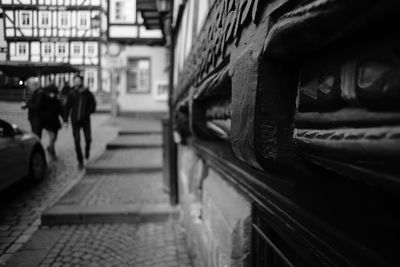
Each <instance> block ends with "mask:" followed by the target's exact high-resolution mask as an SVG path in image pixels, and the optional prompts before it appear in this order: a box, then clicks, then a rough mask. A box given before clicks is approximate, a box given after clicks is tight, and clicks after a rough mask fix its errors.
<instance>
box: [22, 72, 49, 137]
mask: <svg viewBox="0 0 400 267" xmlns="http://www.w3.org/2000/svg"><path fill="white" fill-rule="evenodd" d="M25 84H26V87H27V89H28V93H27V99H25V101H24V102H22V105H21V108H22V109H28V120H29V123H30V125H31V130H32V132H33V133H34V134H36V135H37V136H38V137H39V138H40V139H41V138H42V131H43V119H42V117H43V112H44V107H45V102H46V101H45V100H46V95H45V94H44V92H43V90H42V89H41V88H40V86H39V78H37V77H30V78H28V79H27V80H26V82H25Z"/></svg>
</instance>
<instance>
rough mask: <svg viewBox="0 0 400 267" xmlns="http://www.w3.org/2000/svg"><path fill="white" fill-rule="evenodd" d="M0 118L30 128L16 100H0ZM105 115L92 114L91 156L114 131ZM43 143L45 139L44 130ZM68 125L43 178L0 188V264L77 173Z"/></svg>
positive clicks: (28, 232)
mask: <svg viewBox="0 0 400 267" xmlns="http://www.w3.org/2000/svg"><path fill="white" fill-rule="evenodd" d="M0 118H2V119H5V120H7V121H10V122H13V123H15V124H17V125H19V126H20V127H21V128H22V129H28V130H29V129H30V128H29V124H28V121H27V115H26V112H25V111H23V110H21V108H20V105H19V103H7V102H1V103H0ZM107 120H108V116H107V115H103V114H96V115H94V117H93V121H92V125H93V128H94V131H93V132H94V140H93V142H94V145H93V149H94V150H93V158H95V157H97V156H99V154H101V153H102V152H103V150H104V147H105V143H106V142H107V141H108V140H110V139H112V138H113V136H114V135H115V133H116V132H115V128H113V127H112V126H109V125H108V126H107V125H105V122H106V121H107ZM43 143H44V144H46V143H47V135H46V134H44V137H43ZM72 144H73V141H72V135H71V129H70V128H68V129H63V130H61V131H60V136H59V140H58V142H57V150H58V151H57V152H58V158H59V160H58V161H57V162H50V163H49V170H48V175H47V178H46V180H44V181H43V182H42V183H40V184H38V185H36V186H31V185H30V184H25V183H19V184H17V185H15V186H13V188H11V189H10V190H7V191H6V192H2V194H1V204H0V264H1V263H3V262H5V261H6V260H7V259H9V258H10V257H11V256H12V255H13V254H14V253H15V252H16V251H17V250H18V249H20V248H21V247H22V245H23V244H24V243H26V242H27V241H28V240H29V238H30V237H31V235H32V234H33V233H34V232H35V231H36V230H37V229H38V228H39V226H40V215H41V213H42V212H43V211H44V210H45V209H46V208H48V207H50V206H51V205H53V204H54V203H55V202H56V201H57V200H58V199H59V198H60V197H61V196H62V195H63V193H65V192H66V190H68V189H69V188H70V187H71V186H72V185H74V184H75V183H76V182H77V181H78V180H79V179H80V178H81V177H82V174H83V173H82V172H79V171H78V170H77V168H76V159H75V151H74V148H73V145H72Z"/></svg>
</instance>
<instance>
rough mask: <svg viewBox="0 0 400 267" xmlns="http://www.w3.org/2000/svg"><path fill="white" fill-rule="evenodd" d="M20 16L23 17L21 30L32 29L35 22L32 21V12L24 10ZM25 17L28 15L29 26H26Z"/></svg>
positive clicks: (21, 18)
mask: <svg viewBox="0 0 400 267" xmlns="http://www.w3.org/2000/svg"><path fill="white" fill-rule="evenodd" d="M20 15H21V17H20V27H21V28H30V27H32V23H33V21H32V12H30V11H26V10H23V11H21V13H20ZM24 15H28V22H29V24H24Z"/></svg>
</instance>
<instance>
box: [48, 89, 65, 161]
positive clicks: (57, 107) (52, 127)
mask: <svg viewBox="0 0 400 267" xmlns="http://www.w3.org/2000/svg"><path fill="white" fill-rule="evenodd" d="M44 92H45V93H46V96H47V98H46V101H45V106H44V112H43V128H44V129H45V130H46V131H47V134H48V135H49V145H48V146H47V152H48V153H49V154H50V156H51V158H52V159H53V160H57V155H56V150H55V144H56V141H57V137H58V131H59V130H60V128H61V123H60V118H63V117H64V114H63V108H62V105H61V102H60V100H58V98H57V95H58V89H57V87H55V86H54V85H53V84H50V85H49V86H47V87H46V88H44Z"/></svg>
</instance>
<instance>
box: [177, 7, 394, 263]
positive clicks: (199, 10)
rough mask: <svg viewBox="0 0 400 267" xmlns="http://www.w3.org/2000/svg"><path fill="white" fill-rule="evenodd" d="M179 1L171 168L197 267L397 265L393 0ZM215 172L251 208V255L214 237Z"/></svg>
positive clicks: (237, 238) (249, 250)
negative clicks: (201, 262) (196, 232)
mask: <svg viewBox="0 0 400 267" xmlns="http://www.w3.org/2000/svg"><path fill="white" fill-rule="evenodd" d="M174 3H175V5H174V8H173V9H174V13H173V23H172V24H173V27H174V30H173V35H172V37H173V44H174V45H173V49H172V52H173V53H174V55H173V61H172V62H173V63H174V73H173V74H172V76H171V80H172V81H173V83H172V92H171V93H172V100H171V108H172V110H173V111H172V115H173V121H174V128H175V136H176V138H175V140H176V141H178V142H179V146H178V151H179V153H178V162H181V163H180V165H179V166H180V169H179V171H178V173H185V172H186V171H187V173H186V174H185V175H180V178H179V179H180V185H181V187H182V188H183V191H187V192H186V193H187V194H188V195H190V196H191V197H192V198H194V199H197V200H196V201H194V202H191V203H192V204H191V205H190V206H191V207H196V209H198V210H197V212H198V213H199V214H200V215H199V216H198V218H197V219H196V220H197V222H196V223H193V224H192V226H191V227H195V226H193V225H201V223H204V225H205V226H204V227H205V228H206V229H205V230H204V233H203V234H202V235H200V237H199V238H198V240H197V241H196V242H195V241H193V242H192V243H193V244H197V245H196V246H201V245H199V244H201V243H202V242H203V243H204V244H206V245H203V246H204V247H207V246H208V247H209V249H210V250H214V251H209V252H208V254H207V253H204V254H203V256H204V255H207V256H206V257H208V259H206V261H205V262H206V264H205V266H222V265H219V264H221V263H227V264H228V265H233V263H235V266H399V265H400V258H399V254H398V253H397V252H398V241H399V237H400V216H399V215H400V214H399V210H400V209H399V208H398V207H397V206H398V203H399V200H400V199H399V196H400V195H399V193H400V187H399V186H400V173H399V168H398V166H397V163H398V161H399V159H400V139H399V137H400V135H399V133H400V112H399V111H400V105H399V104H398V102H399V100H400V84H399V83H398V82H399V75H398V72H399V65H398V57H399V55H398V48H399V36H397V35H396V33H397V29H396V26H395V25H397V24H398V18H399V16H398V8H399V4H398V2H397V1H394V0H393V1H391V0H386V1H360V0H349V1H339V0H333V1H324V0H308V1H296V0H293V1H292V0H269V1H258V0H212V1H174ZM192 154H193V155H192ZM188 155H192V156H188ZM188 158H190V159H192V158H199V159H198V160H197V161H195V162H196V163H193V168H194V169H196V168H200V169H202V170H203V171H197V172H195V171H191V170H188V169H190V168H191V167H188V166H185V164H189V165H190V164H191V162H190V160H189V162H187V161H186V160H187V159H188ZM185 162H187V163H185ZM202 162H203V163H202ZM190 166H192V165H190ZM196 166H200V167H196ZM199 172H200V174H198V173H199ZM214 172H215V173H217V175H214V174H213V173H214ZM210 173H211V174H212V175H210ZM188 174H189V175H188ZM191 174H193V175H192V176H191ZM216 176H218V177H222V180H223V181H225V182H226V184H227V185H229V186H227V187H232V188H234V189H235V192H236V193H237V195H238V198H242V197H243V196H244V199H245V200H243V201H245V202H246V203H248V204H249V205H250V206H251V212H250V215H249V216H250V219H249V220H250V221H251V223H249V228H246V227H245V228H246V229H250V228H251V230H249V232H251V233H252V234H251V236H250V237H248V236H246V235H245V236H246V237H248V238H250V239H251V245H249V244H247V245H248V247H247V249H243V247H241V248H240V249H239V250H234V249H232V250H233V252H232V251H230V250H229V249H226V248H224V246H223V245H221V244H223V243H224V242H223V241H219V239H218V237H216V236H215V235H213V234H212V233H213V227H214V226H213V222H214V221H218V220H219V219H218V218H214V217H213V216H214V215H213V214H214V213H215V212H209V214H211V215H207V214H208V213H207V210H209V209H211V210H213V209H216V210H218V207H220V206H221V203H220V202H221V201H224V200H223V198H218V195H217V194H215V195H214V197H215V199H211V200H210V199H209V198H210V197H211V196H213V194H212V190H213V189H212V188H210V189H207V184H205V185H204V186H203V183H207V180H208V179H211V180H210V181H209V183H210V182H211V181H218V179H219V178H218V179H217V178H215V177H216ZM194 177H197V178H194ZM207 177H211V178H207ZM204 180H205V181H206V182H204ZM225 182H224V183H225ZM188 184H189V186H188ZM191 186H193V188H195V189H193V188H192V187H191ZM185 188H186V189H185ZM221 188H222V187H221ZM206 189H207V190H210V191H204V190H206ZM181 191H182V190H181ZM188 192H189V193H188ZM190 192H192V193H190ZM210 192H211V193H210ZM181 194H183V195H182V196H181V201H182V202H183V205H184V206H185V201H189V199H192V198H189V197H187V196H185V195H184V194H185V193H182V192H181ZM239 196H240V197H239ZM216 199H219V201H217V200H216ZM190 201H193V200H190ZM196 203H197V204H196ZM210 203H211V204H210ZM213 203H214V204H213ZM195 204H196V205H197V206H196V205H195ZM210 205H211V207H212V208H210ZM213 205H215V207H216V208H213ZM199 206H200V208H198V207H199ZM227 206H228V205H227ZM232 209H233V210H234V209H235V208H234V207H232ZM220 211H221V213H222V214H224V212H227V211H224V210H223V209H221V210H220ZM188 213H190V212H188ZM191 213H192V214H194V213H196V212H194V211H193V210H192V211H191ZM227 213H229V212H227ZM231 213H234V211H231ZM201 214H203V215H201ZM188 216H189V217H190V216H191V215H188ZM207 216H209V217H207ZM228 216H231V214H228ZM237 216H238V218H239V217H240V216H239V215H237ZM202 220H204V222H202ZM226 221H229V220H226ZM189 225H190V224H189ZM215 225H217V224H215ZM215 227H216V228H217V227H218V226H215ZM221 227H222V226H221ZM193 229H195V228H193ZM210 229H211V230H210ZM228 229H231V228H228ZM232 229H236V228H235V227H233V228H232ZM201 231H203V230H201ZM218 232H221V231H220V230H219V231H215V232H214V233H218ZM210 233H211V234H210ZM235 233H236V232H234V233H232V236H230V235H228V236H229V238H232V239H233V241H232V243H235V241H236V243H241V242H244V243H246V242H245V241H243V236H240V235H239V237H238V236H237V235H235ZM236 234H237V233H236ZM201 236H203V237H201ZM204 236H208V237H207V238H204ZM235 238H236V239H235ZM240 238H242V239H240ZM221 239H223V240H225V239H226V238H225V239H224V238H221ZM213 240H214V241H213ZM215 240H216V241H215ZM219 242H221V243H219ZM214 243H215V244H214ZM232 246H233V245H232ZM249 247H251V248H249ZM226 251H228V252H226ZM210 255H212V256H210ZM213 257H216V258H217V259H213ZM239 262H240V264H239ZM236 264H238V265H236Z"/></svg>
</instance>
